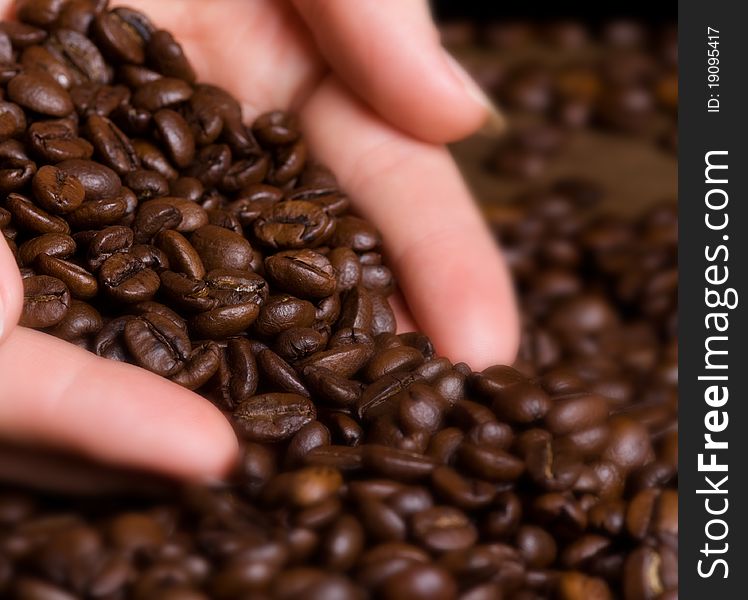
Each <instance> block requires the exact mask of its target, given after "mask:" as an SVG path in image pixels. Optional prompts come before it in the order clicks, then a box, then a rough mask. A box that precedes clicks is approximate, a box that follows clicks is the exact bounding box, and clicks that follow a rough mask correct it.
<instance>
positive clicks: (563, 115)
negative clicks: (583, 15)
mask: <svg viewBox="0 0 748 600" xmlns="http://www.w3.org/2000/svg"><path fill="white" fill-rule="evenodd" d="M442 38H443V39H444V41H445V42H446V43H447V44H448V45H450V46H451V47H453V48H454V49H455V51H456V52H458V53H459V54H460V56H461V58H462V61H463V62H464V63H465V64H466V66H467V67H468V69H469V70H470V71H471V73H472V74H473V76H474V77H475V78H476V79H477V80H478V81H480V82H481V83H482V85H483V87H484V88H485V89H487V90H488V91H489V92H490V93H491V95H492V96H493V98H494V99H495V100H496V102H497V103H498V104H499V105H500V106H502V107H503V108H504V109H505V110H507V111H508V112H509V113H510V114H511V117H512V118H511V122H512V124H513V128H514V130H513V131H512V132H511V133H510V134H509V135H508V136H506V137H505V138H503V139H502V140H501V141H500V142H499V143H498V144H497V145H496V148H495V150H494V151H493V152H492V153H491V154H490V156H489V157H488V160H487V166H488V168H489V170H491V171H494V172H496V173H497V174H500V175H503V176H511V177H513V178H517V179H533V178H535V177H537V176H538V175H541V174H542V173H544V172H545V170H546V168H547V167H548V165H549V163H550V162H551V161H552V160H553V158H554V157H556V156H558V154H559V152H560V151H561V150H562V147H563V145H564V144H565V143H567V142H570V141H571V140H573V139H574V134H575V133H576V132H578V131H579V130H583V129H594V130H602V131H605V132H608V133H615V134H625V135H627V136H632V137H637V138H640V139H646V140H651V141H652V142H654V143H656V144H658V145H659V146H660V147H661V148H662V149H663V150H665V151H667V152H669V153H675V152H676V150H677V114H678V61H677V56H678V50H677V32H676V29H675V27H673V26H661V27H658V28H647V27H645V26H644V25H643V24H642V23H637V22H631V21H613V22H610V23H608V24H607V25H605V26H603V27H602V28H600V30H599V31H596V32H595V31H593V30H592V29H591V28H589V27H587V26H585V24H583V23H580V22H578V21H559V22H554V23H548V24H544V25H541V24H537V23H535V24H533V23H527V22H498V23H486V24H484V25H482V26H479V25H477V24H473V23H466V22H454V23H446V24H444V25H443V26H442Z"/></svg>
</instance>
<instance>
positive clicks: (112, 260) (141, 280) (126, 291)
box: [99, 253, 160, 304]
mask: <svg viewBox="0 0 748 600" xmlns="http://www.w3.org/2000/svg"><path fill="white" fill-rule="evenodd" d="M99 283H100V284H101V286H102V287H103V290H104V291H105V292H106V293H107V294H108V295H109V296H110V297H111V298H113V299H114V300H117V301H119V302H125V303H128V304H131V303H134V302H143V301H145V300H150V299H151V298H153V296H154V295H155V294H156V292H157V291H158V288H159V286H160V281H159V277H158V275H157V274H156V272H155V271H153V270H152V269H150V268H148V267H146V266H145V264H144V263H143V262H142V261H141V260H140V259H138V258H136V257H135V256H133V255H131V254H127V253H117V254H113V255H112V256H111V257H109V258H108V259H107V260H106V261H104V264H103V265H101V269H100V270H99Z"/></svg>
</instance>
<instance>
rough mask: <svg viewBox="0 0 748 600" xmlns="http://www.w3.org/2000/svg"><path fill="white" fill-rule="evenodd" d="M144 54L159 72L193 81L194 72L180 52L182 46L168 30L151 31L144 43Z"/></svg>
mask: <svg viewBox="0 0 748 600" xmlns="http://www.w3.org/2000/svg"><path fill="white" fill-rule="evenodd" d="M146 56H147V57H148V60H149V61H150V62H151V63H152V64H153V66H154V68H155V69H156V70H157V71H158V72H159V73H162V74H163V75H165V76H167V77H177V78H179V79H180V80H181V79H183V80H185V81H187V82H189V83H192V82H194V81H195V72H194V71H193V70H192V67H191V66H190V63H189V62H188V60H187V58H186V57H185V55H184V53H183V52H182V47H181V46H180V45H179V43H178V42H177V41H175V40H174V38H173V37H172V35H171V34H170V33H169V32H168V31H164V30H163V29H158V30H155V31H153V32H151V34H150V38H149V39H148V43H147V45H146Z"/></svg>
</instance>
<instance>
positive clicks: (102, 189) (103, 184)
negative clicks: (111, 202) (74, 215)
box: [57, 158, 122, 201]
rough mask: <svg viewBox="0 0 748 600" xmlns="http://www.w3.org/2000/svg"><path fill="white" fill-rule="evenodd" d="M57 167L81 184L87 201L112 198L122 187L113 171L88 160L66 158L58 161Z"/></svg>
mask: <svg viewBox="0 0 748 600" xmlns="http://www.w3.org/2000/svg"><path fill="white" fill-rule="evenodd" d="M57 168H58V169H59V170H61V171H62V172H63V173H64V174H66V175H68V176H71V178H75V179H77V180H78V181H79V182H80V183H81V184H82V185H83V189H84V190H85V199H86V200H89V201H91V200H101V199H103V198H112V197H113V196H115V195H116V194H117V192H119V190H120V187H122V182H121V181H120V178H119V177H118V176H117V174H116V173H115V172H114V171H112V170H111V169H110V168H109V167H106V166H105V165H102V164H99V163H96V162H93V161H90V160H82V159H77V158H71V159H66V160H63V161H62V162H60V163H58V164H57Z"/></svg>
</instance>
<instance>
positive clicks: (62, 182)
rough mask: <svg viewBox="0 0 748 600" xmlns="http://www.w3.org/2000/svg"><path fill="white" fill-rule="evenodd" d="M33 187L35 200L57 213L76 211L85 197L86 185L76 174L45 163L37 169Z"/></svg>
mask: <svg viewBox="0 0 748 600" xmlns="http://www.w3.org/2000/svg"><path fill="white" fill-rule="evenodd" d="M32 189H33V192H34V198H35V200H36V201H37V202H38V203H39V204H41V205H42V207H43V208H45V209H46V210H48V211H50V212H52V213H55V214H64V213H69V212H72V211H74V210H75V209H76V208H78V207H79V206H80V205H81V204H82V203H83V199H84V197H85V190H84V187H83V185H82V184H81V182H80V181H79V180H78V179H77V178H76V177H75V176H74V175H70V174H68V173H66V172H65V171H62V170H60V169H58V168H57V167H53V166H51V165H45V166H43V167H42V168H41V169H39V171H37V173H36V175H34V179H33V181H32Z"/></svg>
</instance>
